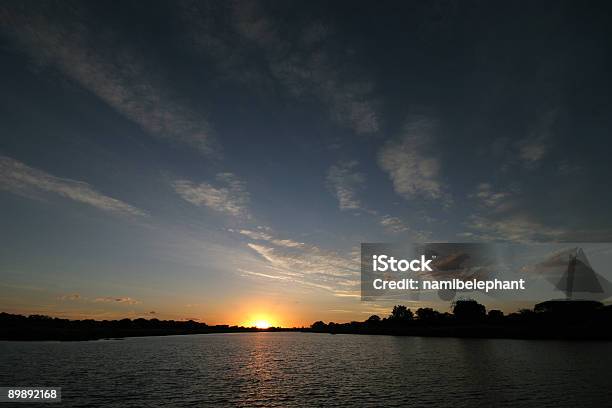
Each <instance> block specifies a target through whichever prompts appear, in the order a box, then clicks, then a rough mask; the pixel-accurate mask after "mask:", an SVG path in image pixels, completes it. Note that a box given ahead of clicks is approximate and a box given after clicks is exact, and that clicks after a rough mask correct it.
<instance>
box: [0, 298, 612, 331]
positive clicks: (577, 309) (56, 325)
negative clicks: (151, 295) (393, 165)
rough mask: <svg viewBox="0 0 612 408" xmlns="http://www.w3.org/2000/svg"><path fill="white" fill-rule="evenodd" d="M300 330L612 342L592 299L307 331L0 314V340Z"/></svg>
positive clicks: (468, 305) (460, 306) (611, 318)
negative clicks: (515, 310) (514, 311)
mask: <svg viewBox="0 0 612 408" xmlns="http://www.w3.org/2000/svg"><path fill="white" fill-rule="evenodd" d="M262 331H263V332H269V331H304V332H316V333H330V334H386V335H400V336H439V337H490V338H534V339H536V338H542V339H544V338H551V339H592V340H612V305H607V306H604V305H603V304H602V303H600V302H595V301H577V300H572V301H565V300H551V301H547V302H542V303H539V304H537V305H535V307H534V308H533V309H521V310H519V311H518V312H516V313H511V314H508V315H505V314H504V313H503V312H502V311H500V310H489V311H488V312H487V310H486V308H485V306H484V305H482V304H480V303H478V302H477V301H475V300H471V299H461V300H458V301H456V302H454V303H453V304H452V313H449V312H439V311H437V310H434V309H432V308H419V309H416V310H415V311H414V312H413V311H412V310H410V309H409V308H407V307H406V306H404V305H396V306H394V307H393V310H391V313H390V314H389V316H387V317H383V318H381V317H380V316H378V315H372V316H370V317H369V318H367V319H366V320H365V321H363V322H356V321H353V322H349V323H333V322H330V323H324V322H322V321H318V322H315V323H313V324H312V326H311V327H310V328H280V327H270V328H268V329H258V328H255V327H242V326H229V325H214V326H209V325H207V324H206V323H201V322H196V321H194V320H188V321H175V320H159V319H156V318H153V319H144V318H138V319H133V320H132V319H121V320H91V319H87V320H68V319H60V318H53V317H49V316H44V315H30V316H21V315H14V314H9V313H0V340H95V339H105V338H122V337H137V336H166V335H180V334H208V333H238V332H262Z"/></svg>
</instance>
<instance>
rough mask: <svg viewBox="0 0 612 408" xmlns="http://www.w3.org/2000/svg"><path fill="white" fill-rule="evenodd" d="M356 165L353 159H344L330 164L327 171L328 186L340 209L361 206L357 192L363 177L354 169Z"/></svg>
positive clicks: (358, 207)
mask: <svg viewBox="0 0 612 408" xmlns="http://www.w3.org/2000/svg"><path fill="white" fill-rule="evenodd" d="M356 166H357V162H356V161H354V160H352V161H344V162H340V163H338V164H335V165H333V166H331V167H330V168H329V171H328V172H327V184H328V187H329V189H330V190H331V191H332V192H333V193H334V195H335V196H336V198H337V199H338V205H339V206H340V209H341V210H358V209H360V208H361V202H360V201H359V199H358V198H357V194H358V190H360V189H361V188H362V184H363V182H364V177H363V175H362V174H361V173H359V172H357V171H355V167H356Z"/></svg>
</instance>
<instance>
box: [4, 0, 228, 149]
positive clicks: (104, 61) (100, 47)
mask: <svg viewBox="0 0 612 408" xmlns="http://www.w3.org/2000/svg"><path fill="white" fill-rule="evenodd" d="M47 7H49V5H47V6H45V5H41V4H39V5H37V7H25V6H24V7H20V8H14V9H13V8H9V7H7V6H6V5H5V6H1V5H0V28H2V29H3V31H4V32H5V33H6V34H8V36H9V37H10V38H12V39H13V40H14V44H15V46H16V48H18V49H19V50H22V51H24V52H25V53H27V54H29V55H30V56H31V57H32V60H33V61H34V62H35V63H36V64H38V65H42V66H52V67H54V68H56V69H57V70H59V71H60V72H62V73H63V74H64V75H65V76H66V77H68V78H70V79H71V80H73V81H75V82H76V83H78V84H79V85H80V86H82V87H83V88H85V89H87V90H88V91H90V92H91V93H93V94H95V95H96V96H98V97H99V98H100V99H101V100H103V101H104V102H106V103H107V104H108V105H109V106H111V107H112V108H113V109H115V110H116V111H117V112H119V113H120V114H121V115H123V116H125V117H127V118H128V119H130V120H132V121H134V122H135V123H136V124H138V125H139V126H140V127H141V128H142V129H143V130H145V131H146V132H148V133H149V134H150V135H152V136H154V137H156V138H159V139H167V140H171V141H173V142H177V143H181V144H184V145H187V146H189V147H192V148H194V149H197V150H198V151H200V152H202V153H205V154H209V153H212V152H213V151H215V150H217V145H216V143H215V140H214V137H213V136H212V130H211V126H210V124H209V123H208V121H207V120H206V118H205V117H203V115H202V114H201V113H200V112H197V111H196V110H194V109H192V108H190V107H189V105H188V104H187V103H184V102H182V101H181V98H179V97H178V96H177V95H175V94H173V93H172V92H171V91H170V90H169V88H168V87H167V86H165V85H164V83H163V81H161V80H160V79H159V78H158V77H159V76H157V77H156V76H155V74H153V72H154V69H155V66H156V65H155V64H154V63H150V61H146V59H145V58H143V57H142V56H140V55H138V53H137V52H136V51H135V50H134V49H130V48H129V47H128V46H127V44H126V42H125V41H116V40H117V38H116V35H115V34H114V33H113V32H111V31H109V29H108V27H96V26H95V19H93V18H91V16H90V15H88V14H87V12H86V11H85V10H84V9H83V10H82V8H81V7H66V8H65V9H64V10H63V11H64V13H63V14H62V16H63V18H62V19H61V20H60V19H54V18H49V17H47V16H48V15H52V13H51V12H49V10H46V11H45V9H46V8H47ZM96 28H97V29H96ZM118 44H121V45H119V46H118Z"/></svg>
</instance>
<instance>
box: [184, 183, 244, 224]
mask: <svg viewBox="0 0 612 408" xmlns="http://www.w3.org/2000/svg"><path fill="white" fill-rule="evenodd" d="M217 182H218V183H217V185H213V184H210V183H207V182H202V183H200V184H196V183H194V182H191V181H189V180H176V181H174V182H173V183H172V187H173V188H174V190H175V191H176V193H178V194H179V195H180V196H181V197H182V198H183V199H184V200H185V201H188V202H190V203H191V204H193V205H196V206H198V207H207V208H210V209H211V210H214V211H218V212H221V213H224V214H227V215H231V216H235V217H246V218H249V217H250V214H249V210H248V207H247V205H248V203H249V193H248V192H247V190H246V185H245V183H244V182H243V181H241V180H239V179H238V178H237V177H236V176H235V175H234V174H232V173H219V174H217Z"/></svg>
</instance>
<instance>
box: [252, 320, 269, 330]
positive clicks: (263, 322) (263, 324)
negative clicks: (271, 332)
mask: <svg viewBox="0 0 612 408" xmlns="http://www.w3.org/2000/svg"><path fill="white" fill-rule="evenodd" d="M253 326H255V327H257V328H258V329H267V328H269V327H270V323H268V322H267V321H266V320H257V321H255V322H253Z"/></svg>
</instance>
